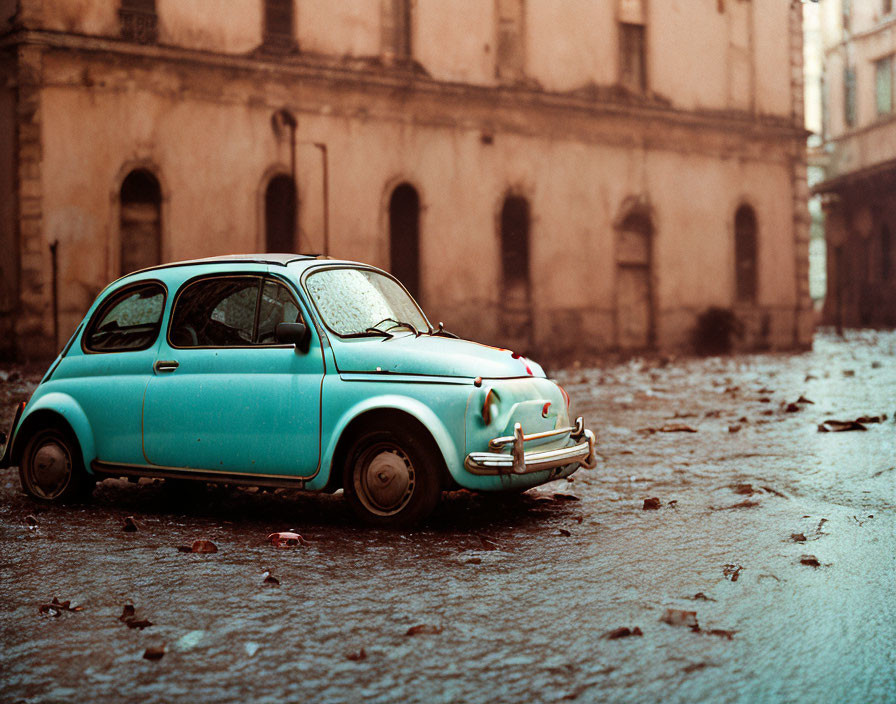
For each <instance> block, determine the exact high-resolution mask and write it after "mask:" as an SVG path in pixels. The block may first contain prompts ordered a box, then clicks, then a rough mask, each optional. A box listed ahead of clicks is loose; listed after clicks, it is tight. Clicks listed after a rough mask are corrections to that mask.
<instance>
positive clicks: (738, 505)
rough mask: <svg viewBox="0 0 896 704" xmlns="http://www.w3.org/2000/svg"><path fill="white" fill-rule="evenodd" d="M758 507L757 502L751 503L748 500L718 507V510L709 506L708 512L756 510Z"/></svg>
mask: <svg viewBox="0 0 896 704" xmlns="http://www.w3.org/2000/svg"><path fill="white" fill-rule="evenodd" d="M758 505H759V502H758V501H751V500H750V499H747V500H746V501H741V502H739V503H736V504H731V505H730V506H720V507H718V508H716V507H715V506H710V507H709V510H710V511H731V510H735V509H740V508H756V507H757V506H758Z"/></svg>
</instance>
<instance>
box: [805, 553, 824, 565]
mask: <svg viewBox="0 0 896 704" xmlns="http://www.w3.org/2000/svg"><path fill="white" fill-rule="evenodd" d="M800 564H801V565H808V566H809V567H821V563H820V562H819V561H818V558H817V557H815V555H803V556H802V557H801V558H800Z"/></svg>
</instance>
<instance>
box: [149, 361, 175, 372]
mask: <svg viewBox="0 0 896 704" xmlns="http://www.w3.org/2000/svg"><path fill="white" fill-rule="evenodd" d="M179 366H180V365H179V364H178V363H177V362H176V361H174V360H173V359H160V360H158V361H157V362H156V363H155V364H153V365H152V368H153V369H155V370H156V371H157V372H173V371H174V370H175V369H177V368H178V367H179Z"/></svg>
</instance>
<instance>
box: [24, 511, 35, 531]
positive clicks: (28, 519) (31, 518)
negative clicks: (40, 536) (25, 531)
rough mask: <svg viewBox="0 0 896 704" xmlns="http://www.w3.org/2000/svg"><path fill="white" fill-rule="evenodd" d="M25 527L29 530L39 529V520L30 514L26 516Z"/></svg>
mask: <svg viewBox="0 0 896 704" xmlns="http://www.w3.org/2000/svg"><path fill="white" fill-rule="evenodd" d="M25 525H27V526H28V527H29V528H37V519H36V518H35V517H34V516H32V515H31V514H30V513H29V514H28V515H27V516H25Z"/></svg>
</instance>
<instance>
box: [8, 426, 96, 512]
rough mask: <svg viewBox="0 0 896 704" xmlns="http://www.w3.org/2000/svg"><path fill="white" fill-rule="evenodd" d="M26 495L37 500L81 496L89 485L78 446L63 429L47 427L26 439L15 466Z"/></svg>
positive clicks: (57, 500) (84, 494) (66, 430)
mask: <svg viewBox="0 0 896 704" xmlns="http://www.w3.org/2000/svg"><path fill="white" fill-rule="evenodd" d="M19 479H20V481H21V483H22V489H23V490H24V492H25V493H26V494H28V495H29V496H31V497H32V498H34V499H37V500H38V501H48V502H49V501H55V502H65V501H73V500H76V499H82V498H84V497H85V496H86V494H87V490H88V488H89V487H90V485H91V484H90V482H89V481H88V480H87V474H86V472H85V471H84V462H83V460H82V459H81V448H80V446H79V444H78V440H77V439H76V438H75V436H74V434H73V433H72V432H71V431H70V430H68V429H67V428H61V427H55V426H54V427H47V428H42V429H40V430H38V431H37V432H36V433H34V435H32V436H31V438H30V439H29V440H28V444H27V445H26V446H25V451H24V453H23V455H22V461H21V464H20V466H19Z"/></svg>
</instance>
